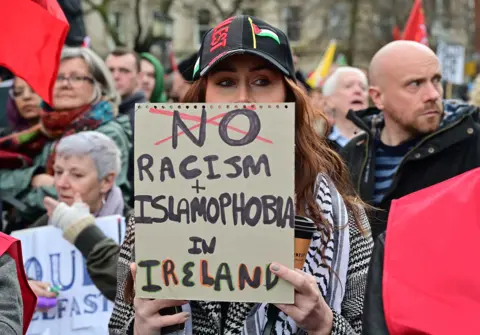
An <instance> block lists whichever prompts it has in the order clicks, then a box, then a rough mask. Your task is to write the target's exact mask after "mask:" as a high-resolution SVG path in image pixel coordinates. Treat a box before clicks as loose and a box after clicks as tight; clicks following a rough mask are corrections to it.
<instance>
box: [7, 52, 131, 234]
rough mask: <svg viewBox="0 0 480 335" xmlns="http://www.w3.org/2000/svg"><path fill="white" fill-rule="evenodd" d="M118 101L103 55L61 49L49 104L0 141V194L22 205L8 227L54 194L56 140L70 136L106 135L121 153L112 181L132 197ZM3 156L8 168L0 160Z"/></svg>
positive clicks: (21, 222)
mask: <svg viewBox="0 0 480 335" xmlns="http://www.w3.org/2000/svg"><path fill="white" fill-rule="evenodd" d="M118 103H119V96H118V94H117V93H116V91H115V84H114V82H113V79H112V76H111V74H110V72H109V71H108V69H107V67H106V66H105V64H104V62H103V61H102V59H101V58H100V57H99V56H98V55H96V54H95V53H94V52H93V51H91V50H90V49H87V48H65V49H64V50H63V52H62V55H61V59H60V67H59V71H58V77H57V80H56V83H55V86H54V91H53V106H47V105H45V104H43V109H42V110H41V112H40V122H39V124H38V125H34V126H32V127H30V128H29V129H27V130H25V131H23V132H21V133H18V134H13V135H11V136H9V137H6V138H2V139H0V150H2V151H3V152H7V153H9V155H3V156H2V155H0V166H1V167H2V169H0V192H7V193H9V194H10V195H12V196H14V197H16V198H17V199H18V200H19V201H20V202H21V203H22V204H23V206H22V207H23V208H21V209H18V208H17V210H16V214H17V215H16V217H15V220H14V221H13V220H10V222H9V225H8V227H7V231H11V230H14V229H21V228H23V227H25V226H28V225H29V224H31V223H32V222H34V221H36V220H37V219H38V218H39V217H40V216H41V215H42V214H44V213H45V208H44V206H43V199H44V198H45V196H51V197H54V198H55V197H56V196H57V192H56V191H55V188H54V166H55V162H56V153H57V150H56V149H57V145H56V144H57V143H58V140H60V139H61V138H63V137H65V136H68V135H72V134H76V133H79V132H83V131H87V130H96V131H98V132H100V133H103V134H105V135H106V136H108V137H110V138H111V139H112V140H113V141H114V142H115V143H116V145H117V146H118V148H119V149H120V151H121V153H122V161H121V169H120V172H119V174H118V176H117V178H116V184H117V185H118V186H119V187H120V189H121V190H122V193H123V194H124V195H127V196H128V195H130V191H131V189H130V184H129V182H128V180H127V177H126V173H127V169H128V159H129V151H130V148H131V143H130V142H131V141H130V140H129V136H130V135H131V129H129V126H128V120H127V122H124V121H120V120H118V119H116V116H117V108H118ZM4 156H6V157H7V158H8V162H9V164H8V166H6V164H2V157H4ZM5 167H6V168H5ZM125 200H126V201H128V198H125ZM12 221H13V222H12Z"/></svg>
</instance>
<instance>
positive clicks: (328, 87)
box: [322, 66, 368, 97]
mask: <svg viewBox="0 0 480 335" xmlns="http://www.w3.org/2000/svg"><path fill="white" fill-rule="evenodd" d="M345 73H355V74H357V75H358V76H359V77H360V79H361V80H362V82H363V83H364V84H365V86H368V79H367V75H366V74H365V72H363V71H362V70H360V69H359V68H356V67H352V66H342V67H339V68H338V69H336V70H335V71H334V72H333V73H332V74H331V75H330V76H329V77H328V78H327V80H325V83H324V84H323V87H322V94H323V96H325V97H328V96H330V95H333V94H334V93H335V91H336V90H337V85H338V80H339V79H340V77H341V76H342V74H345Z"/></svg>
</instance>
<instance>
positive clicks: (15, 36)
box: [0, 0, 69, 105]
mask: <svg viewBox="0 0 480 335" xmlns="http://www.w3.org/2000/svg"><path fill="white" fill-rule="evenodd" d="M0 13H2V19H1V20H0V31H1V32H2V33H0V65H2V66H5V67H6V68H8V69H10V71H12V72H13V73H14V74H15V75H16V76H19V77H21V78H23V79H24V80H25V81H26V82H27V83H28V84H29V85H30V86H31V87H32V88H33V90H34V91H35V92H36V93H37V94H38V95H39V96H41V97H42V98H43V99H44V100H45V101H46V102H47V103H48V104H50V105H51V104H52V95H53V86H54V84H55V79H56V77H57V73H58V65H59V61H60V54H61V52H62V48H63V44H64V42H65V39H66V37H67V34H68V30H69V25H68V21H67V19H66V18H65V15H64V13H63V12H62V9H61V8H60V6H59V5H58V3H57V1H56V0H7V1H6V0H2V1H1V2H0Z"/></svg>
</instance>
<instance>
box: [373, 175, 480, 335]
mask: <svg viewBox="0 0 480 335" xmlns="http://www.w3.org/2000/svg"><path fill="white" fill-rule="evenodd" d="M478 199H480V168H477V169H475V170H472V171H469V172H466V173H464V174H462V175H459V176H457V177H454V178H452V179H449V180H447V181H444V182H442V183H439V184H436V185H434V186H431V187H429V188H426V189H423V190H421V191H418V192H415V193H412V194H410V195H407V196H405V197H403V198H401V199H399V200H394V201H393V202H392V207H391V209H390V215H389V219H388V226H387V233H386V241H385V256H384V270H383V288H382V289H383V306H384V309H385V321H386V323H387V326H388V329H389V333H390V334H391V335H407V334H435V335H447V334H448V335H450V334H480V322H478V318H479V311H480V281H479V274H480V270H479V267H478V257H479V255H480V243H479V241H480V206H478Z"/></svg>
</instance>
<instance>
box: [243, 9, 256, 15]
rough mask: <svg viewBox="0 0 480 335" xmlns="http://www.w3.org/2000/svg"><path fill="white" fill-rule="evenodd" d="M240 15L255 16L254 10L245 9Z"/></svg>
mask: <svg viewBox="0 0 480 335" xmlns="http://www.w3.org/2000/svg"><path fill="white" fill-rule="evenodd" d="M242 14H243V15H247V16H255V8H245V9H244V10H243V11H242Z"/></svg>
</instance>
